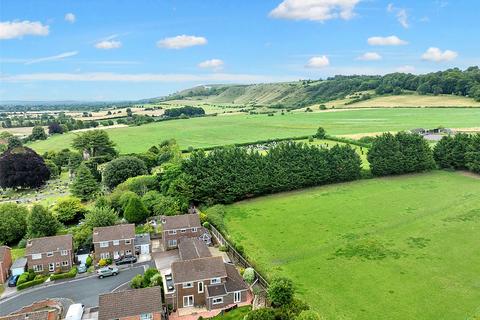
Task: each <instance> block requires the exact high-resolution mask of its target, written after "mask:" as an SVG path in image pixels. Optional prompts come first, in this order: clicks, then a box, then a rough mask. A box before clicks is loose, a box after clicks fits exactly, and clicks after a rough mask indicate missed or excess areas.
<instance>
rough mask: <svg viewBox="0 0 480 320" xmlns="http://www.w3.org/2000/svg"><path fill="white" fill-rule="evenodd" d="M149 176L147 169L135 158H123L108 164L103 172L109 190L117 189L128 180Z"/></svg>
mask: <svg viewBox="0 0 480 320" xmlns="http://www.w3.org/2000/svg"><path fill="white" fill-rule="evenodd" d="M145 174H147V167H146V166H145V163H143V161H142V160H140V159H138V158H135V157H121V158H117V159H114V160H112V161H110V162H109V163H107V165H106V166H105V170H104V171H103V182H104V183H105V185H106V186H107V187H108V188H109V189H113V188H115V187H116V186H117V185H119V184H120V183H122V182H124V181H125V180H127V179H128V178H131V177H136V176H141V175H145Z"/></svg>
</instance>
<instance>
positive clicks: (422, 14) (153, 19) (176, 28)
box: [0, 0, 480, 101]
mask: <svg viewBox="0 0 480 320" xmlns="http://www.w3.org/2000/svg"><path fill="white" fill-rule="evenodd" d="M478 12H480V1H477V0H455V1H454V0H422V1H418V0H411V1H380V0H242V1H233V0H202V1H200V0H198V1H193V0H182V1H166V0H165V1H161V0H156V1H155V0H135V1H127V0H101V1H98V0H82V1H68V0H64V1H55V0H49V1H47V0H22V1H18V0H1V2H0V81H1V83H0V100H2V101H6V100H123V99H140V98H149V97H156V96H161V95H165V94H168V93H172V92H174V91H176V90H180V89H184V88H188V87H191V86H194V85H199V84H209V83H254V82H274V81H289V80H297V79H304V78H311V79H318V78H324V77H327V76H331V75H335V74H385V73H389V72H395V71H406V72H413V73H424V72H429V71H436V70H442V69H446V68H449V67H460V68H466V67H468V66H471V65H478V64H480V41H478V34H480V22H479V21H478Z"/></svg>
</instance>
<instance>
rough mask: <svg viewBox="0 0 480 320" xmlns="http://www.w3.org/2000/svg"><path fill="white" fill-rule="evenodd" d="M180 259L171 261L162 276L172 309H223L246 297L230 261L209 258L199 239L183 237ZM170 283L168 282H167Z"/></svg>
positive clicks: (244, 286) (243, 287)
mask: <svg viewBox="0 0 480 320" xmlns="http://www.w3.org/2000/svg"><path fill="white" fill-rule="evenodd" d="M179 251H180V258H181V261H177V262H173V263H172V265H171V271H172V273H171V275H166V276H165V281H166V284H165V288H166V292H165V300H166V302H167V303H168V304H171V305H172V306H173V308H174V309H179V308H188V307H205V308H206V309H207V310H212V309H223V308H227V307H229V306H232V305H235V304H242V303H245V302H247V300H248V290H249V289H248V286H247V284H246V283H245V282H244V281H243V278H242V277H241V276H240V274H239V273H238V271H237V269H236V267H235V266H234V265H233V264H230V263H225V262H224V261H223V258H222V257H212V256H211V254H210V251H209V250H208V248H207V247H206V245H205V243H204V242H203V241H201V240H199V239H182V240H180V244H179ZM169 282H170V283H169Z"/></svg>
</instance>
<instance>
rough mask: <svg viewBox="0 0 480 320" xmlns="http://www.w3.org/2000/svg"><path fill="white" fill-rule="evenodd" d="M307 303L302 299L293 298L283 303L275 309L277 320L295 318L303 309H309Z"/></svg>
mask: <svg viewBox="0 0 480 320" xmlns="http://www.w3.org/2000/svg"><path fill="white" fill-rule="evenodd" d="M309 309H310V307H309V306H308V304H306V303H305V302H303V301H302V300H298V299H293V300H292V302H290V303H289V304H286V305H283V306H281V307H280V308H278V309H276V310H275V313H276V319H277V320H291V319H295V318H296V317H297V316H298V315H299V314H300V313H302V312H303V311H306V310H309Z"/></svg>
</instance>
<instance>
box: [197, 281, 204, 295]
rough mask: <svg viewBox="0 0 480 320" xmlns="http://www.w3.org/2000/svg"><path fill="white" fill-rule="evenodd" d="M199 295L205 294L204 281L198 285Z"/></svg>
mask: <svg viewBox="0 0 480 320" xmlns="http://www.w3.org/2000/svg"><path fill="white" fill-rule="evenodd" d="M198 293H203V282H202V281H200V282H199V283H198Z"/></svg>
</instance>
